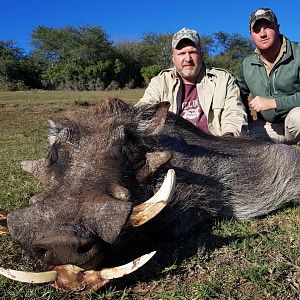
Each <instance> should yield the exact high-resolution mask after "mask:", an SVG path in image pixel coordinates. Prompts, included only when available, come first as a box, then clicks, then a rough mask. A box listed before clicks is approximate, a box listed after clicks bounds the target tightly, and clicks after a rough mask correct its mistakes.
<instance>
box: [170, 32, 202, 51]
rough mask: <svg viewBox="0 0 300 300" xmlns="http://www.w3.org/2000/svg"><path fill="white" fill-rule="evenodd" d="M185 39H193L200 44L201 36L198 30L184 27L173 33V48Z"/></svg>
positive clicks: (196, 44)
mask: <svg viewBox="0 0 300 300" xmlns="http://www.w3.org/2000/svg"><path fill="white" fill-rule="evenodd" d="M183 39H188V40H190V41H192V42H193V43H194V44H195V46H200V42H201V41H200V36H199V34H198V32H197V31H195V30H193V29H189V28H182V29H180V30H179V31H178V32H176V33H175V34H174V35H173V38H172V48H173V49H175V48H176V47H177V45H178V44H179V42H180V41H181V40H183Z"/></svg>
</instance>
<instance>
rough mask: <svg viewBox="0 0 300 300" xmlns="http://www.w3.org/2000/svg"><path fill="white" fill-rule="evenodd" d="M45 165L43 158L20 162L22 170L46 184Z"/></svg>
mask: <svg viewBox="0 0 300 300" xmlns="http://www.w3.org/2000/svg"><path fill="white" fill-rule="evenodd" d="M46 165H47V162H46V160H45V159H44V158H42V159H39V160H24V161H22V162H21V168H22V170H23V171H25V172H28V173H30V174H32V175H34V176H35V177H36V178H37V179H38V180H39V181H40V182H42V183H46V182H47V180H48V176H47V172H46Z"/></svg>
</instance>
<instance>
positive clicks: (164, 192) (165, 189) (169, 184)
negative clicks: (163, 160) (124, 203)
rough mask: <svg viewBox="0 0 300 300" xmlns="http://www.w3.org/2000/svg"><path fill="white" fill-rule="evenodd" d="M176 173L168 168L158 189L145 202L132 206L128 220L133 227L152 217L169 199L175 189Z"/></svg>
mask: <svg viewBox="0 0 300 300" xmlns="http://www.w3.org/2000/svg"><path fill="white" fill-rule="evenodd" d="M175 182H176V175H175V171H174V170H173V169H170V170H168V173H167V175H166V177H165V179H164V182H163V183H162V185H161V187H160V188H159V190H158V191H157V192H156V193H155V195H154V196H153V197H151V198H150V199H149V200H147V201H146V202H144V203H142V204H140V205H137V206H135V207H133V209H132V214H131V216H130V222H131V225H132V226H133V227H137V226H140V225H142V224H144V223H146V222H148V221H149V220H151V219H152V218H154V217H155V216H156V215H157V214H158V213H159V212H160V211H161V210H162V209H163V208H164V207H165V206H166V205H167V203H168V202H169V201H170V199H171V197H172V196H173V193H174V190H175Z"/></svg>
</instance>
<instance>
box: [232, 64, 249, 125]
mask: <svg viewBox="0 0 300 300" xmlns="http://www.w3.org/2000/svg"><path fill="white" fill-rule="evenodd" d="M235 83H236V84H237V86H238V87H239V90H240V95H241V100H242V102H243V104H244V106H245V109H246V113H247V117H248V122H249V123H250V122H252V121H253V113H251V110H250V107H249V96H251V95H250V90H249V88H248V86H247V84H246V81H245V78H244V71H243V64H242V65H241V68H240V71H239V75H238V76H237V78H236V80H235ZM251 97H252V96H251Z"/></svg>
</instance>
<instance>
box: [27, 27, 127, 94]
mask: <svg viewBox="0 0 300 300" xmlns="http://www.w3.org/2000/svg"><path fill="white" fill-rule="evenodd" d="M31 43H32V46H33V47H34V51H33V53H32V55H33V56H35V57H38V58H39V59H40V60H44V61H46V64H47V66H46V68H45V70H44V72H43V74H42V78H43V84H44V85H45V87H47V88H52V89H66V88H67V89H78V90H84V89H92V88H96V82H98V84H97V88H100V87H101V88H102V89H103V88H104V87H105V86H107V85H109V83H110V82H111V80H112V79H113V76H114V75H116V76H117V75H118V74H117V73H118V72H120V71H118V70H117V69H118V68H117V67H115V64H118V63H119V61H118V60H116V55H115V52H114V49H113V46H112V42H110V41H109V39H108V36H107V34H106V33H105V31H104V30H103V29H102V28H101V27H96V26H80V27H72V26H67V27H64V28H58V29H55V28H48V27H43V26H40V27H37V28H36V29H35V30H34V31H33V33H32V42H31ZM119 65H120V64H119ZM119 68H122V67H120V66H119ZM106 69H107V70H106ZM115 71H117V72H115Z"/></svg>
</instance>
